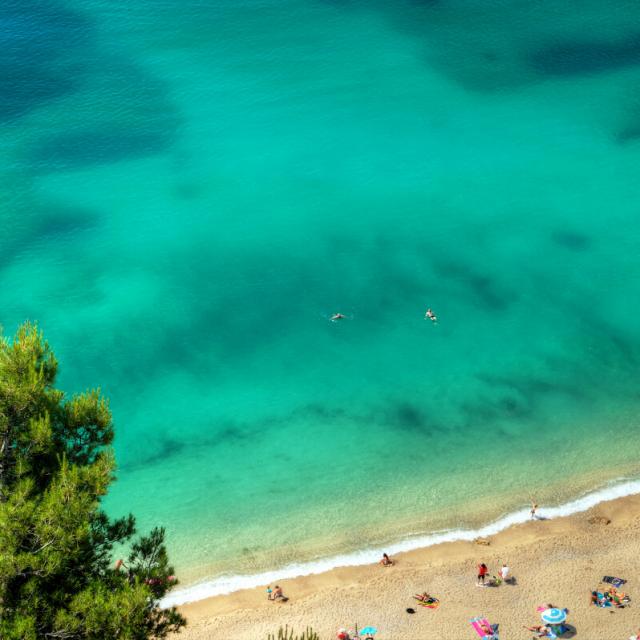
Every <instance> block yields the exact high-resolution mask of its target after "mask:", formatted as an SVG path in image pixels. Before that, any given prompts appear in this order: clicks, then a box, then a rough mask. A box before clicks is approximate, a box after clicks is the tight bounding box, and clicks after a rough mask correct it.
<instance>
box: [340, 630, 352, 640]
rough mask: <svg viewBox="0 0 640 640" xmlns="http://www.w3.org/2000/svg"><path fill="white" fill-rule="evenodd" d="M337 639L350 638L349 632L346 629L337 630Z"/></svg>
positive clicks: (348, 639) (346, 639)
mask: <svg viewBox="0 0 640 640" xmlns="http://www.w3.org/2000/svg"><path fill="white" fill-rule="evenodd" d="M338 640H350V636H349V633H348V632H347V630H346V629H339V630H338Z"/></svg>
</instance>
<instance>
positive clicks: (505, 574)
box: [500, 563, 509, 582]
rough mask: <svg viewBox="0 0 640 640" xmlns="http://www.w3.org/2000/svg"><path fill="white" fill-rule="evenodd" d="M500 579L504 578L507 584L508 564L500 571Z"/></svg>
mask: <svg viewBox="0 0 640 640" xmlns="http://www.w3.org/2000/svg"><path fill="white" fill-rule="evenodd" d="M500 577H501V578H502V580H503V582H506V581H507V578H508V577H509V567H508V566H507V564H506V563H504V564H503V565H502V569H500Z"/></svg>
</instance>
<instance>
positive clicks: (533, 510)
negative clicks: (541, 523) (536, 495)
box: [530, 499, 538, 520]
mask: <svg viewBox="0 0 640 640" xmlns="http://www.w3.org/2000/svg"><path fill="white" fill-rule="evenodd" d="M537 509H538V505H537V504H536V502H535V500H533V499H532V500H531V511H530V514H531V519H532V520H533V519H535V517H536V511H537Z"/></svg>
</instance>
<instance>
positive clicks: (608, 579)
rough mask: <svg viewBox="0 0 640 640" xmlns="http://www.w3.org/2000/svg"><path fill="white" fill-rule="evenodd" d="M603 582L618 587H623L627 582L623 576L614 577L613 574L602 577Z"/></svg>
mask: <svg viewBox="0 0 640 640" xmlns="http://www.w3.org/2000/svg"><path fill="white" fill-rule="evenodd" d="M602 582H606V583H607V584H612V585H613V586H614V587H616V588H618V587H621V586H622V585H623V584H624V583H625V582H626V580H623V579H622V578H614V577H613V576H605V577H604V578H602Z"/></svg>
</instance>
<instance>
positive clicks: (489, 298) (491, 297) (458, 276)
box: [434, 260, 517, 311]
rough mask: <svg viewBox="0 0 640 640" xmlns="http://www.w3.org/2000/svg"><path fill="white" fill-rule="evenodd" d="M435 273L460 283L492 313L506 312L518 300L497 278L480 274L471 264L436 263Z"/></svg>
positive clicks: (458, 262) (446, 261) (460, 262)
mask: <svg viewBox="0 0 640 640" xmlns="http://www.w3.org/2000/svg"><path fill="white" fill-rule="evenodd" d="M434 271H435V272H436V273H437V274H438V275H439V276H441V277H443V278H450V279H452V280H456V281H457V282H459V283H460V284H461V285H463V286H464V287H465V288H466V289H467V290H468V291H469V292H470V293H471V294H472V295H473V296H474V297H475V298H476V300H477V301H478V303H479V304H480V305H481V306H482V307H484V308H486V309H489V310H491V311H504V310H505V309H507V308H508V307H509V306H511V304H513V303H514V302H515V301H516V300H517V296H516V295H515V294H514V293H513V292H510V291H507V290H506V289H504V287H502V286H501V285H500V284H499V282H498V281H497V280H496V279H495V278H492V277H490V276H487V275H485V274H483V273H480V272H479V271H477V270H476V269H475V268H474V267H472V266H471V265H470V264H469V263H465V262H462V261H461V260H459V261H457V262H451V261H448V260H445V261H436V262H435V263H434Z"/></svg>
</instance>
